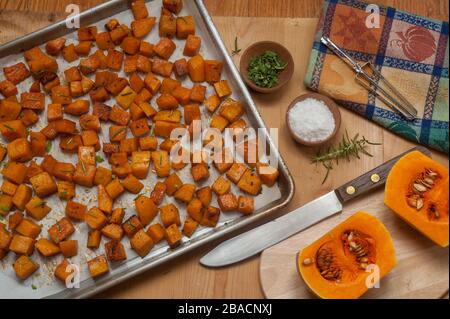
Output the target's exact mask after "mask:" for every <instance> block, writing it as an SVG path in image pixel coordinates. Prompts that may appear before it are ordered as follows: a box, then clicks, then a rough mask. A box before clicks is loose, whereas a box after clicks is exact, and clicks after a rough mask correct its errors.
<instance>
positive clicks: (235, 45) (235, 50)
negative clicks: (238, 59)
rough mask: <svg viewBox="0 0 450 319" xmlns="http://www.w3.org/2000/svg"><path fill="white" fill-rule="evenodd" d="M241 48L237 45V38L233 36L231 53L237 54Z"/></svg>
mask: <svg viewBox="0 0 450 319" xmlns="http://www.w3.org/2000/svg"><path fill="white" fill-rule="evenodd" d="M241 51H242V50H241V49H239V45H238V38H237V37H234V49H233V51H231V55H237V54H239V53H240V52H241Z"/></svg>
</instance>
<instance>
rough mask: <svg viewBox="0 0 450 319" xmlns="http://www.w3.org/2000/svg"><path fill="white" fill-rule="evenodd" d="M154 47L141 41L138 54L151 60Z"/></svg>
mask: <svg viewBox="0 0 450 319" xmlns="http://www.w3.org/2000/svg"><path fill="white" fill-rule="evenodd" d="M153 48H154V45H153V44H151V43H148V42H146V41H141V45H140V46H139V54H141V55H143V56H145V57H147V58H151V57H152V56H153V54H154V52H153Z"/></svg>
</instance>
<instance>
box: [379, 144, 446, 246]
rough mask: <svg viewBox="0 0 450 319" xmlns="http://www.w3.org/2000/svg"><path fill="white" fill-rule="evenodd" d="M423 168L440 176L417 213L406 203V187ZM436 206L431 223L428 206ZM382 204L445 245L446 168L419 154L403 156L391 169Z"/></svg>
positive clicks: (414, 152)
mask: <svg viewBox="0 0 450 319" xmlns="http://www.w3.org/2000/svg"><path fill="white" fill-rule="evenodd" d="M426 168H428V169H432V170H433V171H435V172H437V173H438V174H439V175H440V178H439V179H438V180H437V181H436V183H435V185H434V186H433V188H432V189H431V190H429V191H428V192H426V193H425V195H424V203H425V204H424V207H423V208H422V209H421V210H420V211H418V210H416V209H415V208H412V207H410V206H409V205H408V203H407V202H406V196H407V192H408V187H409V185H410V183H411V180H413V179H414V178H415V177H416V176H417V174H418V173H420V172H421V171H423V170H425V169H426ZM430 202H432V203H435V204H436V206H437V210H438V211H439V213H440V218H439V220H430V219H429V218H428V216H427V207H428V205H429V204H430ZM384 203H385V205H386V206H387V207H389V208H390V209H391V210H392V211H394V213H395V214H397V215H398V216H399V217H400V218H402V219H403V220H404V221H406V222H407V223H408V224H409V225H411V226H412V227H414V228H415V229H417V230H418V231H419V232H421V233H422V234H423V235H425V236H426V237H428V238H429V239H431V240H432V241H433V242H435V243H436V244H438V245H439V246H441V247H447V246H448V238H449V225H448V205H449V178H448V169H447V168H446V167H444V166H443V165H441V164H439V163H437V162H436V161H434V160H432V159H431V158H429V157H428V156H426V155H424V154H422V153H421V152H418V151H413V152H411V153H409V154H407V155H405V156H404V157H402V158H401V159H400V160H399V161H398V162H397V163H396V164H395V165H394V167H393V168H392V170H391V172H390V173H389V176H388V178H387V181H386V190H385V197H384Z"/></svg>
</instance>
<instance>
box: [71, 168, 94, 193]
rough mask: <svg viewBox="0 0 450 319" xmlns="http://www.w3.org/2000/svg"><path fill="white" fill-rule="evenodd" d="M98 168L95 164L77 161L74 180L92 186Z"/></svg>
mask: <svg viewBox="0 0 450 319" xmlns="http://www.w3.org/2000/svg"><path fill="white" fill-rule="evenodd" d="M96 170H97V169H96V167H95V165H89V164H85V163H84V162H79V163H77V166H76V168H75V172H74V173H73V182H74V183H76V184H78V185H82V186H85V187H92V186H93V185H94V178H95V172H96Z"/></svg>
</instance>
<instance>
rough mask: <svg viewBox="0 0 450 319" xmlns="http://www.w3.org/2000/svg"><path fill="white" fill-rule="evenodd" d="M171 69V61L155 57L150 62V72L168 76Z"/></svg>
mask: <svg viewBox="0 0 450 319" xmlns="http://www.w3.org/2000/svg"><path fill="white" fill-rule="evenodd" d="M172 71H173V63H172V62H169V61H166V60H163V59H159V58H155V59H154V60H153V62H152V72H153V73H155V74H157V75H161V76H163V77H166V78H168V77H170V75H171V74H172Z"/></svg>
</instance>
